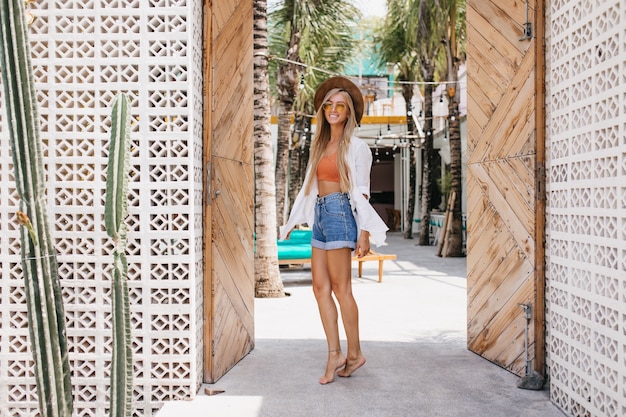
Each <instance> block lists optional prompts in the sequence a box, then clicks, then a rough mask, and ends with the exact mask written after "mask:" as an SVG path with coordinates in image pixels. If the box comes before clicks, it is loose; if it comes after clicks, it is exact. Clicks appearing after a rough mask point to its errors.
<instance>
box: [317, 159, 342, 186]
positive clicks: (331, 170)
mask: <svg viewBox="0 0 626 417" xmlns="http://www.w3.org/2000/svg"><path fill="white" fill-rule="evenodd" d="M316 174H317V180H318V181H331V182H340V180H339V168H338V167H337V152H335V153H334V154H332V155H331V156H327V157H323V158H322V159H320V163H319V164H318V165H317V172H316Z"/></svg>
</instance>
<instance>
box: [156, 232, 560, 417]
mask: <svg viewBox="0 0 626 417" xmlns="http://www.w3.org/2000/svg"><path fill="white" fill-rule="evenodd" d="M416 243H417V241H416V240H405V239H403V238H402V235H401V234H399V233H390V234H389V236H388V245H387V246H383V247H381V248H375V249H376V250H377V251H378V252H381V253H395V254H397V256H398V259H397V260H396V261H385V266H384V270H385V274H384V279H383V282H382V283H378V282H377V279H378V276H377V268H378V263H377V262H368V263H365V264H364V265H363V278H354V280H353V291H354V294H355V297H356V300H357V303H358V305H359V313H360V329H361V340H362V350H363V352H364V354H365V356H366V357H367V363H366V364H365V365H364V366H363V367H362V368H360V369H359V370H357V371H356V372H355V373H354V375H353V376H352V377H350V378H340V377H336V378H335V382H334V383H332V384H329V385H325V386H322V385H320V384H319V383H318V382H317V381H318V378H319V377H320V376H321V375H322V374H323V372H324V367H325V364H326V356H327V348H326V342H325V339H324V333H323V330H322V326H321V323H320V319H319V315H318V312H317V306H316V303H315V299H314V297H313V294H312V290H311V279H310V269H308V268H304V269H292V270H282V272H281V275H282V278H283V282H284V284H285V289H286V291H287V292H289V293H290V296H289V297H285V298H280V299H256V301H255V323H256V329H255V330H256V346H255V348H254V350H253V351H252V352H251V353H250V354H249V355H248V356H246V357H245V358H244V359H242V360H241V361H240V362H239V363H238V364H237V365H236V366H235V367H234V368H233V369H232V370H231V371H229V372H228V373H227V374H226V375H225V376H224V377H222V378H221V379H220V380H219V381H218V382H217V383H215V384H211V385H206V386H205V387H204V390H203V392H201V395H199V396H197V397H196V398H195V399H194V400H193V401H187V402H169V403H166V404H165V405H164V407H163V408H162V409H161V411H160V412H159V413H158V417H181V416H183V417H200V416H214V417H261V416H271V417H281V416H285V417H299V416H303V417H322V416H329V417H331V416H332V417H341V416H346V417H354V416H360V417H370V416H372V417H385V416H389V417H405V416H406V417H408V416H428V417H444V416H454V417H473V416H476V417H479V416H480V417H483V416H494V417H562V416H564V414H563V413H561V411H560V410H559V409H558V408H557V407H556V406H554V405H553V404H552V403H551V402H550V400H549V395H548V391H547V389H544V390H543V391H528V390H522V389H519V388H517V385H516V384H517V382H518V380H519V378H518V377H517V376H515V375H513V374H511V373H509V372H507V371H505V370H503V369H502V368H500V367H498V366H496V365H494V364H492V363H491V362H489V361H487V360H485V359H482V358H481V357H479V356H477V355H476V354H474V353H472V352H470V351H469V350H467V344H466V305H467V298H466V279H465V277H466V266H465V265H466V260H465V258H439V257H437V256H435V253H436V248H435V247H432V246H429V247H421V246H417V245H416ZM354 271H355V272H354V273H355V276H356V266H355V268H354ZM520 314H521V309H520ZM342 332H343V330H342ZM342 346H343V348H344V352H345V347H346V344H345V338H344V337H343V333H342ZM205 391H208V392H212V393H217V392H220V391H223V393H219V394H214V395H206V394H205Z"/></svg>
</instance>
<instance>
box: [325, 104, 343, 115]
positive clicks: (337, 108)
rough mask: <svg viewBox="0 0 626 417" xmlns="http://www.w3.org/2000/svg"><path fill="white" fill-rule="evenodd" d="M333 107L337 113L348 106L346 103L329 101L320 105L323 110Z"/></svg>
mask: <svg viewBox="0 0 626 417" xmlns="http://www.w3.org/2000/svg"><path fill="white" fill-rule="evenodd" d="M333 107H334V108H335V110H337V111H338V112H339V113H342V112H343V111H344V110H345V109H346V108H347V107H348V106H347V105H346V103H335V104H333V103H331V102H326V103H324V104H323V105H322V108H323V109H324V110H325V111H328V110H330V109H332V108H333Z"/></svg>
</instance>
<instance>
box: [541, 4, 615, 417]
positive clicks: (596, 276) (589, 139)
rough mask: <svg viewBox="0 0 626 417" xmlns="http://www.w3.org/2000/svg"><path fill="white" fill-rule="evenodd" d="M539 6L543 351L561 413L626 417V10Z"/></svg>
mask: <svg viewBox="0 0 626 417" xmlns="http://www.w3.org/2000/svg"><path fill="white" fill-rule="evenodd" d="M548 3H549V7H548V8H547V18H546V22H547V38H548V39H547V43H546V48H547V49H546V52H547V53H546V55H547V57H546V64H547V71H546V87H547V96H546V98H547V100H546V111H547V124H546V125H547V132H546V133H547V169H546V172H547V181H548V184H547V191H548V193H547V215H548V216H547V241H546V251H547V268H546V269H547V270H546V277H547V280H548V282H547V296H546V300H547V330H548V337H547V345H548V346H547V351H548V365H549V374H550V379H551V384H550V391H551V397H552V400H553V401H554V402H555V403H556V404H557V405H558V406H559V407H561V408H562V409H563V410H564V411H565V412H566V413H567V414H568V415H572V416H611V417H622V416H625V415H626V4H625V3H624V2H623V1H621V0H604V1H603V0H593V1H592V0H576V1H571V0H553V1H549V2H548Z"/></svg>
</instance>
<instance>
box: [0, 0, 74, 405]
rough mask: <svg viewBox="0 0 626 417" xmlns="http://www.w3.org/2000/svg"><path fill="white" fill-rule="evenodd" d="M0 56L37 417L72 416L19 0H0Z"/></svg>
mask: <svg viewBox="0 0 626 417" xmlns="http://www.w3.org/2000/svg"><path fill="white" fill-rule="evenodd" d="M0 32H1V33H0V37H1V39H0V41H1V43H0V55H1V57H0V59H2V62H1V63H2V83H3V88H4V100H5V107H6V111H7V116H8V123H7V127H8V129H9V137H10V142H11V151H12V153H13V165H14V168H15V181H16V188H17V193H18V195H19V198H20V209H19V210H20V211H18V213H17V214H18V215H17V220H18V222H19V223H20V224H21V225H23V226H24V227H22V228H21V232H20V235H21V242H22V269H23V272H24V286H25V290H26V304H27V311H28V327H29V334H30V341H31V350H32V353H33V359H34V361H35V378H36V381H37V397H38V401H39V410H40V414H41V416H42V417H70V416H71V415H72V385H71V380H70V366H69V360H68V356H67V337H66V334H65V321H64V320H65V317H64V312H63V301H62V298H61V287H60V283H59V276H58V265H57V260H56V254H55V252H54V248H53V246H52V238H51V234H50V226H49V223H48V214H47V210H46V200H45V180H44V166H43V162H42V151H41V147H42V145H41V139H40V131H39V120H38V119H39V116H38V112H37V100H36V96H35V88H34V81H33V73H32V67H31V62H30V45H29V44H28V39H27V34H26V24H25V13H24V0H0Z"/></svg>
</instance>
